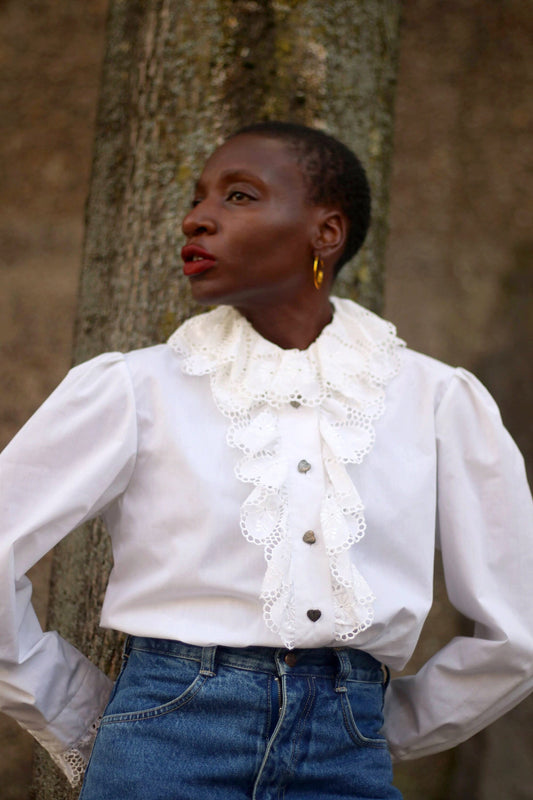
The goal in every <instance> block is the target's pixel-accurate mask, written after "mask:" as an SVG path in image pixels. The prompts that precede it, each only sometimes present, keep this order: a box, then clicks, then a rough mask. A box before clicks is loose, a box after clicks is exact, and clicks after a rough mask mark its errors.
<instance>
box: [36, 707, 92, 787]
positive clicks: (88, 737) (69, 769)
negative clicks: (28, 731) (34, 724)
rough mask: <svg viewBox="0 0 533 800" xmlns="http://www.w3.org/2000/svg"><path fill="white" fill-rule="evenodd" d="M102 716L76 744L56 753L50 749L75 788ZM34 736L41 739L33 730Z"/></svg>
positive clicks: (54, 760)
mask: <svg viewBox="0 0 533 800" xmlns="http://www.w3.org/2000/svg"><path fill="white" fill-rule="evenodd" d="M101 719H102V717H101V716H99V717H98V718H97V719H96V720H95V721H94V722H93V723H92V725H91V727H90V728H89V730H88V731H87V733H85V734H84V735H83V736H82V737H81V738H80V739H78V741H77V742H76V744H74V745H72V746H71V747H69V748H68V750H64V751H63V752H59V753H54V752H51V751H50V750H48V753H49V755H50V758H51V759H52V761H53V762H54V764H56V765H57V766H58V767H59V768H60V769H61V770H62V771H63V772H64V773H65V775H66V777H67V780H68V782H69V783H70V785H71V786H72V787H73V788H75V787H76V786H80V784H81V782H82V780H83V776H84V775H85V770H86V769H87V764H88V763H89V758H90V757H91V752H92V749H93V745H94V740H95V739H96V734H97V733H98V728H99V727H100V721H101ZM32 734H33V736H34V737H35V739H37V741H39V734H38V733H36V732H35V731H32Z"/></svg>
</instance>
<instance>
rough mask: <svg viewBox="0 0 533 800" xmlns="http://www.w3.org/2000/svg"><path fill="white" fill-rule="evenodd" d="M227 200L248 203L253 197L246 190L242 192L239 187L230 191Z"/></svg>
mask: <svg viewBox="0 0 533 800" xmlns="http://www.w3.org/2000/svg"><path fill="white" fill-rule="evenodd" d="M226 199H227V200H233V201H234V202H235V203H246V202H247V201H248V200H253V197H252V196H251V195H249V194H246V192H241V191H240V190H239V189H233V190H232V191H231V192H228V196H227V198H226Z"/></svg>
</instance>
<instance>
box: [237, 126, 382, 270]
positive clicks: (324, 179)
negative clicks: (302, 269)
mask: <svg viewBox="0 0 533 800" xmlns="http://www.w3.org/2000/svg"><path fill="white" fill-rule="evenodd" d="M247 133H250V134H257V135H259V136H266V137H267V138H269V139H281V140H282V141H284V142H286V143H287V145H288V146H289V147H290V148H291V149H292V150H293V151H294V153H295V155H296V160H297V162H298V165H299V166H300V168H301V170H302V172H303V175H304V180H305V182H306V184H307V189H308V192H309V200H310V202H311V203H312V204H313V205H326V206H332V207H337V208H340V209H341V211H343V213H344V214H345V215H346V217H347V219H348V235H347V238H346V246H345V248H344V251H343V252H342V254H341V256H340V258H339V259H338V261H337V263H336V264H335V273H337V272H338V271H339V270H340V268H341V267H342V266H343V265H344V264H346V262H347V261H349V260H350V258H352V257H353V256H354V255H355V254H356V253H357V252H358V250H360V248H361V246H362V244H363V242H364V240H365V237H366V234H367V232H368V228H369V226H370V186H369V184H368V179H367V177H366V173H365V170H364V169H363V166H362V164H361V162H360V161H359V159H358V158H357V156H356V155H355V153H353V152H352V151H351V150H350V149H349V147H347V146H346V145H345V144H343V143H342V142H340V141H339V140H338V139H335V137H334V136H331V135H330V134H328V133H324V131H320V130H317V129H316V128H308V127H307V126H306V125H299V124H297V123H293V122H277V121H268V122H256V123H253V124H251V125H246V126H245V127H243V128H239V130H237V131H235V133H233V134H232V135H231V136H230V137H229V138H230V139H233V138H234V137H235V136H240V135H241V134H247Z"/></svg>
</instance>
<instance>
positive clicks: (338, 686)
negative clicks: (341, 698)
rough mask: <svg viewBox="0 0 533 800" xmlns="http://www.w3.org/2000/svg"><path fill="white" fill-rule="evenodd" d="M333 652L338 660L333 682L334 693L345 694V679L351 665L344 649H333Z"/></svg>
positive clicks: (350, 669)
mask: <svg viewBox="0 0 533 800" xmlns="http://www.w3.org/2000/svg"><path fill="white" fill-rule="evenodd" d="M334 650H335V654H336V656H337V658H338V659H339V671H338V673H337V678H336V681H335V691H336V692H345V691H346V678H347V677H348V675H349V674H350V672H351V671H352V664H351V661H350V658H349V656H348V653H347V652H346V649H345V648H344V647H335V648H334Z"/></svg>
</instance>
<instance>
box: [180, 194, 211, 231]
mask: <svg viewBox="0 0 533 800" xmlns="http://www.w3.org/2000/svg"><path fill="white" fill-rule="evenodd" d="M181 229H182V231H183V233H184V234H185V236H187V237H188V238H190V237H192V236H198V235H200V234H202V233H215V231H216V229H217V224H216V221H215V219H214V217H213V215H212V214H211V213H210V212H209V208H208V206H207V203H206V202H205V201H202V202H200V203H197V204H196V205H195V206H193V208H191V210H190V211H189V212H188V213H187V214H186V215H185V217H184V218H183V222H182V223H181Z"/></svg>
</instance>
